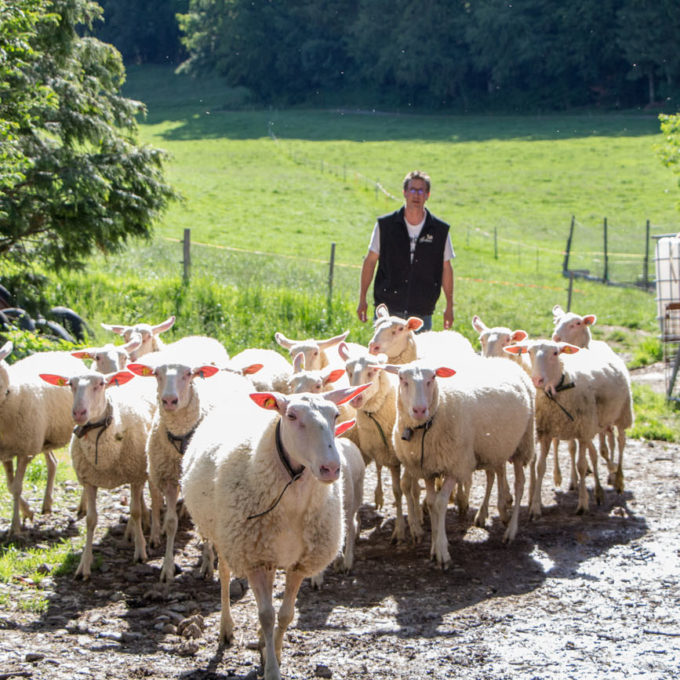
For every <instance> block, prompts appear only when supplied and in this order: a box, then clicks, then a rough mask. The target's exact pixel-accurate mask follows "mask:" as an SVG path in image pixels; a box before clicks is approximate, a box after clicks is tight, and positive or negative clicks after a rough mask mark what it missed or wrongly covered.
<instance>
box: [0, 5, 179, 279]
mask: <svg viewBox="0 0 680 680" xmlns="http://www.w3.org/2000/svg"><path fill="white" fill-rule="evenodd" d="M100 11H101V10H100V8H99V6H98V5H96V4H95V3H92V2H89V1H88V0H0V19H1V20H2V27H3V30H2V31H1V32H0V34H1V35H2V38H0V40H1V41H2V42H1V43H0V47H2V49H0V53H1V54H3V55H4V56H3V58H2V59H0V88H1V90H2V100H1V102H0V132H1V134H2V142H3V144H2V153H0V188H1V189H2V191H1V192H0V259H7V260H11V261H13V262H16V263H20V264H30V263H33V262H44V263H45V264H46V265H47V266H50V267H54V268H57V269H58V268H60V267H64V266H69V267H77V266H81V265H82V261H83V258H85V257H86V256H87V255H88V254H89V253H90V252H91V251H92V250H93V249H95V248H98V249H100V250H102V251H104V252H115V251H118V250H120V249H122V247H123V246H124V244H125V242H126V240H127V239H128V238H129V237H131V236H142V237H148V236H149V235H150V232H151V226H152V222H153V220H154V218H155V217H156V216H157V215H158V214H159V212H160V211H162V210H163V209H164V208H165V206H166V204H167V202H168V201H169V200H170V199H171V198H172V197H173V196H174V194H173V191H172V189H171V188H170V187H169V186H168V185H167V184H166V182H165V181H164V178H163V172H162V161H163V157H164V156H163V153H162V152H161V151H159V150H158V149H154V148H151V147H148V146H140V145H138V144H137V142H136V133H137V125H136V120H135V117H136V116H137V114H139V113H140V112H141V111H142V110H143V105H142V104H141V103H139V102H135V101H131V100H129V99H125V98H123V97H121V96H120V94H119V90H120V86H121V84H122V82H123V80H124V75H125V71H124V68H123V64H122V60H121V58H120V54H119V53H118V52H117V51H116V50H115V49H114V48H113V47H111V46H110V45H105V44H103V43H101V42H99V41H98V40H96V39H94V38H87V37H85V38H83V37H80V36H79V35H78V32H77V30H76V29H77V28H79V27H81V26H90V25H91V23H92V21H93V20H95V19H96V18H97V17H98V15H99V13H100Z"/></svg>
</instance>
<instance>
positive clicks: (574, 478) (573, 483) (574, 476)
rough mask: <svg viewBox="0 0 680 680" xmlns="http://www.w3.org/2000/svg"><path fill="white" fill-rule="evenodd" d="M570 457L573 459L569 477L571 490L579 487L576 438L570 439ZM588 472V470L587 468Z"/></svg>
mask: <svg viewBox="0 0 680 680" xmlns="http://www.w3.org/2000/svg"><path fill="white" fill-rule="evenodd" d="M569 459H570V460H571V477H570V479H569V491H576V489H578V470H577V469H576V440H575V439H570V440H569ZM586 474H588V470H587V469H586Z"/></svg>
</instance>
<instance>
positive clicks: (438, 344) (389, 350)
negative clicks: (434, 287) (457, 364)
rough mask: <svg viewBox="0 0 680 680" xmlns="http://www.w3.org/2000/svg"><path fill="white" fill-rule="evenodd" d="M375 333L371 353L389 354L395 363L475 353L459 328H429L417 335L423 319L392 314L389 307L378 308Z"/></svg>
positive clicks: (369, 347) (382, 305) (381, 306)
mask: <svg viewBox="0 0 680 680" xmlns="http://www.w3.org/2000/svg"><path fill="white" fill-rule="evenodd" d="M375 313H376V319H375V323H374V332H373V337H372V338H371V341H370V342H369V344H368V351H369V352H370V353H371V354H374V355H375V354H386V355H387V360H388V361H389V362H390V363H392V364H406V363H409V362H411V361H415V360H416V359H420V358H434V357H444V358H446V357H450V356H455V357H459V358H462V357H464V356H473V355H474V353H475V352H474V350H473V348H472V345H471V344H470V341H469V340H468V339H467V338H466V337H465V336H463V335H461V334H460V333H458V332H457V331H452V330H446V331H426V332H424V333H419V334H416V331H417V330H418V329H419V328H420V327H421V326H422V325H423V321H422V319H419V318H418V317H416V316H412V317H410V318H408V319H401V318H400V317H398V316H390V313H389V311H388V310H387V307H386V306H385V305H384V304H380V305H378V306H377V307H376V309H375Z"/></svg>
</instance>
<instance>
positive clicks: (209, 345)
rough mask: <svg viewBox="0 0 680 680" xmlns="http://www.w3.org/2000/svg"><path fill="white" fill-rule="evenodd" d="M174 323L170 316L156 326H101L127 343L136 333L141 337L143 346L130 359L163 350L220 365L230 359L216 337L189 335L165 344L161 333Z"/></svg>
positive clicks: (135, 350)
mask: <svg viewBox="0 0 680 680" xmlns="http://www.w3.org/2000/svg"><path fill="white" fill-rule="evenodd" d="M174 323H175V317H174V316H170V317H168V318H167V319H166V320H165V321H163V322H161V323H159V324H156V325H155V326H152V325H151V324H148V323H138V324H135V325H134V326H124V325H116V324H105V323H102V324H101V326H102V328H105V329H106V330H108V331H111V332H113V333H116V334H117V335H122V336H123V337H124V338H125V342H126V343H129V342H131V341H132V340H133V339H134V338H135V336H136V335H139V336H140V337H141V339H142V342H141V346H140V347H139V348H137V349H134V350H132V351H131V352H130V353H129V360H130V361H137V359H139V357H142V356H144V355H146V354H149V353H151V352H159V351H161V350H163V351H165V352H170V351H172V352H176V353H177V354H178V355H180V354H183V355H184V356H191V355H192V354H193V355H197V356H202V357H204V359H205V362H206V363H211V364H215V365H216V366H220V367H221V366H223V365H224V364H225V363H226V362H227V361H228V360H229V354H228V352H227V351H226V349H224V346H223V345H222V344H221V343H220V342H219V341H218V340H216V339H215V338H210V337H207V336H204V335H188V336H186V337H184V338H180V339H179V340H175V342H172V343H170V344H165V343H164V342H163V341H162V340H161V338H160V337H159V334H160V333H163V332H165V331H167V330H169V329H170V328H172V326H173V325H174Z"/></svg>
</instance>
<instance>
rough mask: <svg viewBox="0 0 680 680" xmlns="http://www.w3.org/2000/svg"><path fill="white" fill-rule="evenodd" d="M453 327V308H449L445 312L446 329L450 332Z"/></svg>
mask: <svg viewBox="0 0 680 680" xmlns="http://www.w3.org/2000/svg"><path fill="white" fill-rule="evenodd" d="M451 326H453V307H447V308H446V309H445V310H444V329H445V330H448V329H449V328H451Z"/></svg>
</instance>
